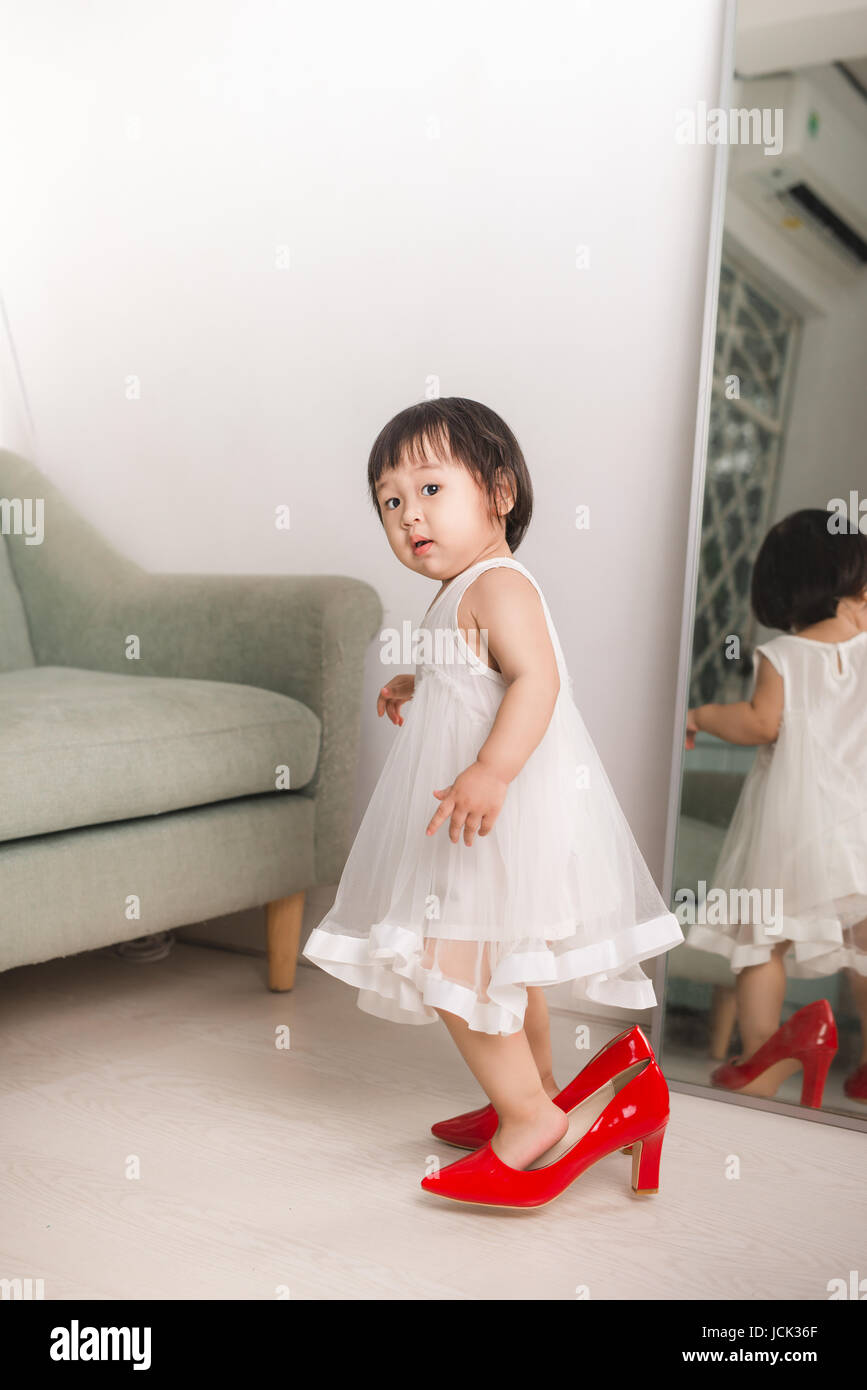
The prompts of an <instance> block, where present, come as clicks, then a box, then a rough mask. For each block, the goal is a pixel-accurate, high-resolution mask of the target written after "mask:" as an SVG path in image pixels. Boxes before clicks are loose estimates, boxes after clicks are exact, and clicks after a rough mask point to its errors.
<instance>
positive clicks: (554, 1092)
mask: <svg viewBox="0 0 867 1390" xmlns="http://www.w3.org/2000/svg"><path fill="white" fill-rule="evenodd" d="M542 1090H543V1091H544V1092H545V1095H546V1096H550V1098H551V1100H553V1099H554V1097H555V1096H559V1094H560V1087H559V1086H558V1085H557V1082H556V1081H555V1080H554V1078H553V1076H544V1077H543V1078H542Z"/></svg>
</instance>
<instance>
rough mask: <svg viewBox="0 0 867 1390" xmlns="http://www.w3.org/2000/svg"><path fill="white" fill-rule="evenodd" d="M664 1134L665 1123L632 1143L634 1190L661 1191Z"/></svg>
mask: <svg viewBox="0 0 867 1390" xmlns="http://www.w3.org/2000/svg"><path fill="white" fill-rule="evenodd" d="M666 1123H667V1122H666ZM664 1135H665V1125H663V1126H662V1128H661V1129H656V1130H654V1132H653V1133H652V1134H645V1136H644V1138H643V1139H636V1141H635V1143H634V1144H633V1145H632V1190H633V1192H658V1191H659V1160H660V1157H661V1155H662V1140H663V1137H664Z"/></svg>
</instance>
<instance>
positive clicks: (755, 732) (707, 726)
mask: <svg viewBox="0 0 867 1390" xmlns="http://www.w3.org/2000/svg"><path fill="white" fill-rule="evenodd" d="M758 655H759V656H760V657H763V653H762V652H759V653H758ZM782 715H783V678H782V676H781V675H780V673H779V671H778V670H777V669H776V667H775V666H772V664H771V662H770V661H768V660H767V659H765V658H764V657H763V659H762V660H761V661H760V662H759V668H758V673H757V676H756V688H755V690H754V692H753V697H752V699H751V700H738V701H737V703H735V704H732V705H717V704H711V705H699V706H698V708H697V709H691V710H690V711H689V715H688V717H687V728H688V729H689V725H690V723H691V724H692V725H693V729H694V730H695V729H701V730H703V732H704V733H707V734H714V735H716V737H717V738H724V739H726V740H727V741H728V742H729V743H743V744H749V745H752V744H759V743H773V742H774V740H775V739H776V737H777V734H778V733H779V731H780V720H781V718H782ZM688 746H691V745H688Z"/></svg>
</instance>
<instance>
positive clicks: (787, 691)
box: [658, 57, 867, 1127]
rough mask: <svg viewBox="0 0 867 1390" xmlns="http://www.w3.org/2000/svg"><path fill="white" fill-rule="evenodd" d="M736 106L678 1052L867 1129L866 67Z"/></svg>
mask: <svg viewBox="0 0 867 1390" xmlns="http://www.w3.org/2000/svg"><path fill="white" fill-rule="evenodd" d="M709 114H710V113H709ZM723 115H724V116H725V117H726V118H727V120H726V125H725V129H726V130H727V132H728V138H727V140H725V136H723V137H722V139H721V143H722V142H723V140H725V143H727V145H728V149H727V167H726V170H725V215H724V221H723V237H722V252H721V266H720V274H719V284H718V290H717V297H716V306H715V307H716V331H715V337H714V361H713V379H712V389H711V393H710V404H709V411H708V418H707V439H706V447H705V448H704V449H703V458H702V459H701V460H700V464H701V471H702V473H703V476H702V480H701V481H702V486H701V489H700V492H701V496H700V498H697V499H696V506H695V511H694V519H695V526H694V531H693V535H692V538H691V548H690V556H689V561H688V566H687V603H686V605H685V613H686V619H685V620H686V622H687V623H688V625H689V626H688V633H689V638H690V644H691V659H690V661H689V670H688V673H687V672H686V670H685V668H684V670H682V672H681V677H682V681H681V685H682V689H683V693H684V704H685V705H686V706H688V709H685V710H684V711H683V714H684V728H685V737H684V739H683V742H682V743H681V744H680V745H679V747H680V749H681V751H680V768H679V779H678V784H677V785H676V788H675V791H674V798H675V799H676V820H675V819H672V820H671V831H670V838H669V845H670V852H671V857H670V858H669V860H668V862H669V863H670V864H671V865H672V870H671V888H672V900H671V907H672V909H673V910H674V911H675V912H676V913H677V915H678V918H679V920H680V922H681V927H682V929H683V931H684V936H685V941H684V943H683V944H682V945H681V946H678V947H676V948H675V949H674V950H672V951H670V952H669V953H668V954H667V957H666V967H665V974H666V979H665V1001H664V1013H663V1019H662V1024H661V1047H660V1048H659V1049H658V1050H659V1051H660V1052H661V1056H662V1063H663V1067H664V1070H665V1074H666V1077H667V1078H668V1079H669V1081H670V1082H671V1083H673V1089H678V1088H680V1087H681V1084H682V1087H683V1089H690V1090H692V1089H693V1088H701V1089H702V1091H705V1090H706V1092H707V1093H708V1094H713V1095H715V1096H719V1097H720V1098H723V1099H730V1100H743V1098H744V1097H746V1096H750V1097H758V1098H759V1100H758V1103H759V1104H761V1105H762V1106H764V1107H766V1108H774V1107H777V1106H786V1107H790V1106H794V1107H797V1108H798V1111H799V1112H800V1113H802V1114H804V1115H810V1116H812V1117H814V1118H818V1117H819V1115H820V1114H823V1113H824V1114H826V1115H828V1116H829V1117H830V1116H833V1117H835V1119H834V1120H833V1121H832V1122H836V1123H842V1124H848V1125H850V1126H851V1127H861V1122H864V1121H867V1065H865V1063H867V601H865V600H867V589H864V588H863V586H864V583H865V578H867V576H865V572H864V569H863V568H860V569H859V565H861V560H860V559H859V556H863V554H864V553H865V551H867V467H865V462H864V452H863V441H864V438H865V434H867V404H865V390H864V362H865V361H867V180H865V177H864V170H865V169H867V57H864V58H860V59H858V58H856V59H853V58H851V57H847V58H846V60H845V61H839V62H832V63H829V64H823V65H821V66H811V67H805V68H792V69H789V70H785V71H778V70H777V71H774V72H773V74H772V75H771V76H767V77H765V76H762V75H756V76H750V77H747V76H743V75H741V74H739V73H735V76H734V80H733V83H732V101H731V111H730V112H724V113H723ZM805 512H807V513H812V516H804V515H802V514H803V513H805ZM784 518H794V519H793V520H792V521H791V523H790V525H789V526H788V527H787V528H785V529H783V528H780V529H775V528H778V526H779V523H780V522H781V521H782V520H783V519H784ZM826 518H827V520H826ZM829 605H830V606H829ZM835 615H836V616H835ZM763 620H764V621H763ZM763 668H766V669H764V670H763ZM767 668H769V669H767ZM780 703H782V711H781V712H780V711H779V708H778V706H779V704H780ZM677 761H678V759H677V758H676V759H675V763H676V764H677ZM672 839H673V845H672ZM751 1063H752V1065H750V1064H751ZM750 1078H751V1079H750ZM841 1117H842V1118H841Z"/></svg>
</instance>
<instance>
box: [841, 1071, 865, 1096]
mask: <svg viewBox="0 0 867 1390" xmlns="http://www.w3.org/2000/svg"><path fill="white" fill-rule="evenodd" d="M843 1094H844V1095H846V1096H848V1097H849V1099H850V1100H867V1062H862V1063H861V1065H860V1067H856V1069H855V1071H853V1072H850V1074H849V1075H848V1076H847V1077H846V1080H845V1081H844V1082H843Z"/></svg>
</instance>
